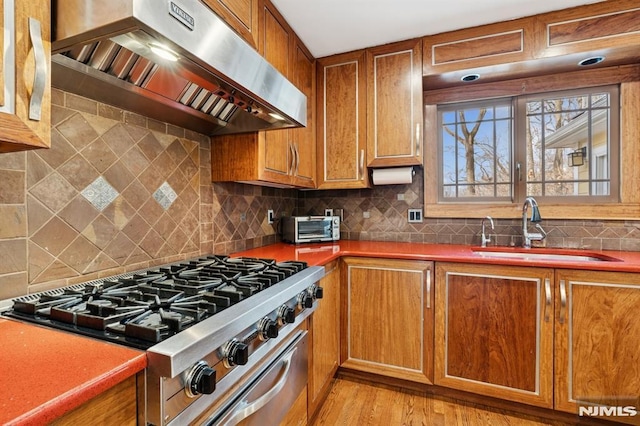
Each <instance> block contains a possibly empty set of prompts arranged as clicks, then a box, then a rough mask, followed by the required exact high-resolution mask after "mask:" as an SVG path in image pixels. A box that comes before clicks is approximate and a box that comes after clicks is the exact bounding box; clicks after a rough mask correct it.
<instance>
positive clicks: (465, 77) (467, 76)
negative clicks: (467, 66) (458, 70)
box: [460, 74, 480, 82]
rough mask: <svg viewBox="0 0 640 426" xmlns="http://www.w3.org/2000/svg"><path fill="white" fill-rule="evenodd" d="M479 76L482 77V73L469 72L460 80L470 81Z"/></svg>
mask: <svg viewBox="0 0 640 426" xmlns="http://www.w3.org/2000/svg"><path fill="white" fill-rule="evenodd" d="M479 78H480V74H467V75H463V76H462V78H461V79H460V80H462V81H464V82H469V81H476V80H477V79H479Z"/></svg>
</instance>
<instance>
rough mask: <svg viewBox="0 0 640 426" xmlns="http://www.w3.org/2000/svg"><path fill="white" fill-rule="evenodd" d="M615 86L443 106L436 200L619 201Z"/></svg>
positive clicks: (468, 201)
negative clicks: (528, 199)
mask: <svg viewBox="0 0 640 426" xmlns="http://www.w3.org/2000/svg"><path fill="white" fill-rule="evenodd" d="M618 111H619V90H618V86H616V85H609V86H601V87H592V88H581V89H575V90H568V91H553V92H546V93H535V94H528V95H523V96H513V97H507V98H499V99H487V100H479V101H478V100H476V101H471V102H462V103H455V104H443V105H439V106H438V137H439V140H438V159H439V169H438V172H439V173H438V174H439V181H438V186H439V193H438V201H439V202H440V203H447V202H467V203H479V202H502V203H521V202H522V201H523V200H524V198H525V197H527V196H534V197H536V199H538V200H539V201H542V202H548V203H549V202H551V203H552V202H562V203H591V202H597V203H618V202H619V201H620V193H619V179H618V176H619V173H618V170H619V164H620V162H619V149H618V148H619V145H620V138H619V134H620V132H619V123H620V120H619V117H618Z"/></svg>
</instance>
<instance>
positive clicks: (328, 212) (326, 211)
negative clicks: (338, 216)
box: [324, 209, 333, 216]
mask: <svg viewBox="0 0 640 426" xmlns="http://www.w3.org/2000/svg"><path fill="white" fill-rule="evenodd" d="M324 215H325V216H333V209H324Z"/></svg>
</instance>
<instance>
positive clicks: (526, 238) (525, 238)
mask: <svg viewBox="0 0 640 426" xmlns="http://www.w3.org/2000/svg"><path fill="white" fill-rule="evenodd" d="M529 206H531V223H535V224H536V229H537V230H538V231H540V232H539V233H537V232H534V233H530V232H529V230H528V228H529V226H528V224H527V210H528V207H529ZM541 220H542V218H541V217H540V210H538V203H537V202H536V199H535V198H533V197H527V198H525V199H524V205H523V206H522V247H524V248H531V241H542V240H544V239H545V237H546V236H547V233H546V232H544V229H542V226H540V223H538V222H540V221H541Z"/></svg>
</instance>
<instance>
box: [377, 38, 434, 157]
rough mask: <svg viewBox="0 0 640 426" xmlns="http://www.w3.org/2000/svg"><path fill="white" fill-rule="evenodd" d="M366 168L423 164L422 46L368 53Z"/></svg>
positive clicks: (398, 45)
mask: <svg viewBox="0 0 640 426" xmlns="http://www.w3.org/2000/svg"><path fill="white" fill-rule="evenodd" d="M366 61H367V89H368V90H367V165H368V166H371V167H389V166H412V165H421V164H422V108H423V106H422V42H421V41H420V40H410V41H406V42H401V43H394V44H390V45H385V46H380V47H376V48H372V49H368V50H367V53H366Z"/></svg>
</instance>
